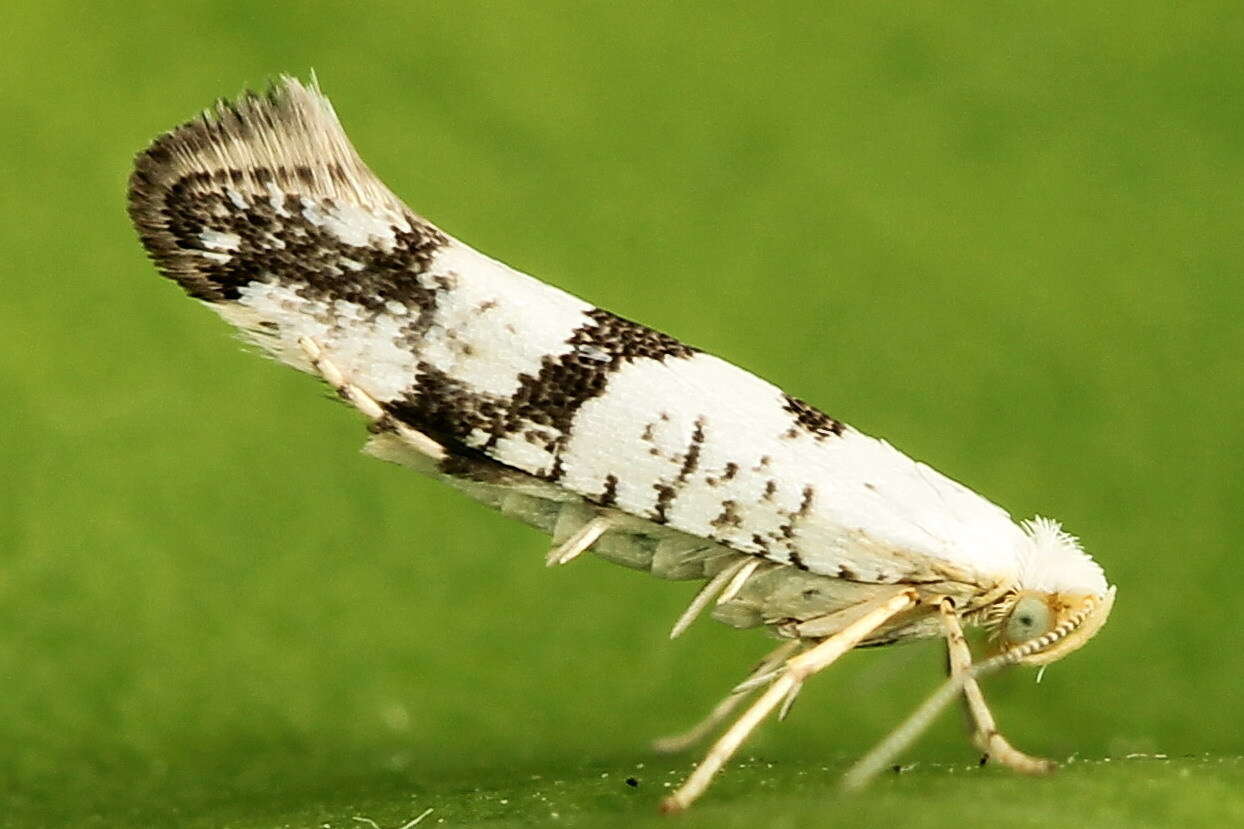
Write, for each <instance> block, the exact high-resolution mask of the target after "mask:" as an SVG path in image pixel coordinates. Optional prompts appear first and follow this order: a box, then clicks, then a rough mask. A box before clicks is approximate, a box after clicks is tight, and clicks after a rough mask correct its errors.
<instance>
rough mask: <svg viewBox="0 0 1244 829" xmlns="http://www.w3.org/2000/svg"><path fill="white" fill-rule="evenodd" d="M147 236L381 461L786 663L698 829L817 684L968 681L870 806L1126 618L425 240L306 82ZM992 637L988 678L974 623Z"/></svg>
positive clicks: (987, 735) (989, 739) (805, 430)
mask: <svg viewBox="0 0 1244 829" xmlns="http://www.w3.org/2000/svg"><path fill="white" fill-rule="evenodd" d="M129 206H130V216H131V218H132V219H133V221H134V224H135V226H136V227H137V229H138V232H139V235H140V236H141V238H142V241H143V244H144V245H145V246H146V248H147V250H148V252H149V253H150V255H151V257H152V258H153V259H154V260H155V262H156V264H157V265H158V266H159V268H160V270H161V271H162V272H163V273H164V274H165V275H166V276H168V277H169V278H171V279H173V280H175V281H176V282H178V283H179V284H180V285H181V286H182V287H183V288H184V289H185V290H186V291H187V293H189V294H190V295H191V296H193V297H195V298H197V299H200V300H203V301H204V303H205V304H206V305H207V306H208V307H209V308H212V309H213V310H214V311H216V312H217V313H219V314H220V315H221V316H222V317H224V318H225V319H226V320H228V321H229V322H231V323H233V324H234V325H236V326H237V327H238V328H240V329H241V330H242V332H243V333H244V334H245V335H246V336H247V338H248V339H250V340H251V341H252V342H254V343H255V344H257V345H258V346H259V347H261V348H262V349H263V350H264V351H266V352H268V353H269V354H271V355H273V356H274V357H276V358H277V359H279V360H281V361H282V362H285V363H287V364H289V365H291V366H293V367H294V368H297V369H299V370H301V371H305V372H310V373H313V374H317V375H319V376H320V377H322V378H323V379H324V380H325V381H326V382H327V383H328V384H329V385H330V386H332V387H333V388H334V389H336V390H337V392H338V393H339V394H340V395H341V397H342V398H344V399H345V400H347V401H349V402H350V403H351V404H353V405H354V406H355V407H356V408H358V409H359V411H361V412H362V413H363V414H364V415H365V416H366V417H367V418H368V419H369V421H370V423H371V430H372V432H373V437H372V438H371V440H370V441H369V443H368V445H367V451H368V452H370V453H371V454H373V455H375V456H376V457H379V458H383V459H385V460H390V461H394V462H397V463H401V464H405V465H408V466H412V467H414V468H416V469H419V470H421V471H423V472H426V473H427V474H430V475H434V476H436V477H438V478H440V479H441V480H443V481H445V482H447V483H449V484H451V485H452V486H454V487H456V488H458V489H459V490H461V491H463V492H465V493H466V494H467V495H469V496H471V497H472V498H475V499H477V500H479V501H482V502H484V503H485V504H488V505H489V506H492V507H495V508H496V509H499V510H500V511H501V512H503V513H504V514H506V515H509V516H511V517H513V518H516V519H519V520H521V521H524V522H526V523H528V524H531V525H533V526H535V527H538V528H540V529H541V530H544V531H546V532H548V533H550V534H551V535H552V537H553V544H552V550H551V551H550V553H549V555H548V563H549V564H565V563H566V562H569V561H571V560H572V559H574V558H576V557H577V556H579V555H581V554H582V553H583V552H585V551H587V550H591V551H592V552H594V553H596V554H597V555H598V556H600V557H602V558H605V559H608V560H610V561H614V562H617V563H619V564H623V565H626V566H628V567H635V568H640V569H644V570H648V571H650V572H651V573H652V574H653V575H656V576H660V577H662V578H667V579H702V580H705V585H704V588H703V589H702V590H701V591H700V593H699V594H698V595H697V597H696V598H695V600H694V601H693V602H692V603H691V606H690V607H689V608H688V609H687V611H686V613H684V614H683V616H682V617H681V618H680V619H678V621H677V622H676V623H675V625H674V630H673V635H677V634H678V633H680V632H682V631H683V630H684V629H685V628H686V627H687V625H689V624H690V623H691V621H692V620H693V619H694V618H695V617H696V616H697V615H698V614H699V613H700V612H701V611H703V610H705V609H708V608H709V607H710V606H711V607H712V615H713V616H714V617H715V618H717V619H719V620H721V621H722V622H725V623H726V624H729V625H732V626H735V627H740V628H745V627H756V626H765V627H768V628H769V629H770V630H771V631H773V632H774V633H776V634H777V635H778V637H780V638H781V639H782V640H783V641H782V644H781V645H780V646H778V648H777V649H776V650H774V651H773V652H772V653H771V654H770V655H769V656H767V657H766V658H765V659H764V660H763V661H761V663H760V665H759V666H758V667H757V668H756V669H755V670H754V671H753V672H752V674H751V676H750V677H748V678H747V679H746V680H745V681H744V682H743V683H741V684H740V685H738V686H736V687H735V688H734V690H733V691H731V692H730V694H729V696H728V697H727V698H726V699H725V700H724V701H723V702H722V703H721V704H720V705H718V706H717V708H716V709H715V710H714V711H713V712H712V713H711V714H710V715H709V717H708V718H707V719H706V720H705V721H704V722H703V723H701V724H700V725H699V726H697V727H696V728H694V729H692V730H691V731H690V732H688V733H687V734H685V735H682V736H681V737H677V738H671V739H669V740H665V741H662V743H661V747H663V748H667V749H676V748H681V747H684V746H686V745H688V744H690V743H691V742H693V741H694V740H696V739H698V738H700V737H701V736H703V735H705V734H706V733H708V731H709V730H710V729H712V728H713V726H715V725H716V724H718V723H719V722H721V721H722V720H724V719H725V718H726V717H727V716H728V715H729V714H730V713H731V711H732V710H733V708H734V707H735V706H736V705H737V704H738V703H740V702H742V701H744V700H745V699H747V698H748V697H749V696H750V695H751V694H752V693H753V692H755V693H756V694H757V698H756V699H755V701H754V702H753V703H752V704H751V706H750V707H749V708H748V709H747V710H746V711H745V713H744V714H743V715H742V716H741V717H740V718H739V719H738V720H737V721H736V722H735V723H734V724H733V725H732V726H730V727H729V728H728V729H727V730H726V731H725V733H724V734H723V735H722V736H721V737H720V738H719V739H718V741H717V742H716V743H715V744H714V745H713V747H712V748H711V749H710V750H709V752H708V755H707V757H706V758H705V760H704V762H702V763H701V764H700V765H699V766H698V767H697V768H696V770H695V772H694V773H693V774H692V775H691V776H690V777H689V778H688V780H687V781H686V782H685V783H684V784H683V785H682V787H681V788H679V789H678V790H677V791H676V792H675V793H674V794H673V795H671V796H670V797H668V798H667V799H666V801H665V804H664V805H665V808H666V809H667V810H678V809H682V808H685V807H686V806H688V805H689V804H690V803H691V802H692V801H694V800H695V799H696V798H697V797H698V796H699V795H700V794H701V793H702V792H703V791H704V790H705V788H706V787H707V786H708V783H709V781H710V779H711V778H712V777H713V775H714V774H715V773H716V772H717V771H718V770H719V769H720V768H721V766H722V765H723V764H724V763H725V762H726V760H727V759H728V758H729V757H730V756H731V755H732V754H733V753H734V751H735V750H736V749H737V748H738V747H739V745H740V744H741V743H742V741H743V740H744V739H745V738H746V737H747V735H748V734H749V733H750V732H751V731H752V729H754V728H755V727H756V726H757V725H758V724H759V723H760V722H761V720H762V719H763V718H764V717H765V716H766V715H768V714H769V713H770V712H771V711H773V710H774V709H775V708H778V709H780V711H781V714H783V715H784V713H785V711H786V710H787V709H788V708H789V706H790V704H791V702H792V701H793V700H794V698H795V696H796V695H797V694H798V693H799V690H800V688H802V686H803V682H804V680H806V679H807V678H808V677H809V676H811V675H812V674H814V673H816V672H817V671H820V670H822V669H823V668H825V667H827V666H828V665H830V664H831V663H832V662H833V661H834V660H835V659H837V658H838V657H839V656H841V655H842V654H843V653H845V652H846V651H847V650H850V649H851V648H854V647H856V646H859V645H882V644H889V643H893V642H901V641H906V640H912V639H918V638H924V637H935V636H940V637H944V638H945V640H946V643H947V647H948V648H949V653H950V665H951V678H950V679H949V680H948V681H947V682H946V683H945V684H944V685H943V686H942V687H941V688H940V689H939V690H938V691H937V693H935V694H934V695H933V696H932V697H931V698H930V700H929V701H928V702H927V703H926V704H925V705H924V706H922V707H921V708H920V709H919V710H918V711H917V712H916V714H915V715H913V717H912V718H911V720H909V721H908V722H907V723H905V724H904V725H903V726H901V727H900V728H899V729H898V730H896V731H895V732H894V733H893V734H892V735H891V736H890V737H889V738H887V740H886V741H884V742H883V743H882V744H881V745H880V746H878V748H877V749H876V750H874V751H873V752H872V753H871V754H870V755H868V756H867V757H865V758H864V760H862V761H861V762H860V764H858V765H857V766H856V767H855V768H854V769H853V770H852V771H851V772H850V773H849V774H848V778H847V781H848V783H849V784H851V785H859V784H861V783H863V782H864V781H865V780H867V779H868V778H869V777H870V776H871V775H872V774H874V773H875V772H876V771H877V769H879V768H881V767H882V766H883V765H884V764H885V763H887V762H889V760H890V758H892V757H893V756H894V754H895V753H897V752H898V751H901V750H902V749H903V747H904V746H905V745H907V744H908V743H909V742H910V741H911V740H912V739H914V738H915V736H916V735H917V734H918V733H919V731H920V730H921V729H922V728H924V727H925V725H927V723H928V722H929V721H930V720H931V719H932V717H933V716H934V715H935V714H936V713H937V712H938V711H939V710H940V709H941V708H942V707H943V706H944V705H945V704H947V702H949V701H950V700H952V699H953V698H955V697H957V696H958V695H960V694H962V695H963V696H964V697H965V699H966V701H967V704H968V708H969V711H970V713H971V716H972V719H973V721H974V723H975V744H976V746H977V748H978V749H979V750H980V751H982V752H984V753H985V754H986V755H987V756H988V757H989V758H991V759H993V760H996V761H998V762H1000V763H1002V764H1004V765H1007V766H1009V767H1011V768H1014V769H1016V770H1018V771H1022V772H1042V771H1046V770H1048V769H1049V768H1052V764H1051V763H1049V762H1048V761H1045V760H1040V759H1036V758H1033V757H1029V756H1027V755H1025V754H1023V753H1021V752H1019V751H1017V750H1016V749H1014V748H1012V747H1011V746H1010V745H1009V744H1008V743H1007V742H1006V740H1004V739H1003V738H1002V736H1001V735H1000V734H999V733H998V731H997V729H996V727H995V726H994V721H993V718H992V717H991V716H990V713H989V709H988V708H987V707H986V706H985V702H984V700H983V698H982V696H981V692H980V689H979V687H978V685H977V682H976V679H977V677H979V676H981V675H983V674H985V673H988V672H990V671H993V670H996V669H998V668H1000V667H1002V666H1004V665H1010V664H1015V663H1024V664H1030V665H1045V664H1047V663H1049V662H1052V661H1053V660H1055V659H1059V658H1061V657H1063V656H1065V655H1066V654H1068V653H1070V652H1071V651H1073V650H1075V649H1076V648H1078V647H1080V646H1081V645H1083V644H1084V643H1085V642H1086V641H1088V639H1089V638H1090V637H1092V636H1093V634H1094V633H1096V632H1097V630H1098V629H1099V628H1100V627H1101V626H1102V624H1103V623H1104V622H1105V621H1106V617H1107V616H1108V614H1109V613H1110V608H1111V605H1112V603H1113V601H1114V588H1113V587H1111V586H1108V585H1107V582H1106V579H1105V576H1104V574H1103V572H1102V570H1101V568H1100V567H1099V566H1098V565H1097V564H1096V563H1095V562H1094V561H1093V560H1092V558H1090V557H1089V556H1088V555H1087V554H1086V553H1085V552H1084V551H1083V550H1082V549H1081V548H1080V545H1079V544H1078V542H1077V541H1076V539H1074V538H1072V537H1071V536H1069V535H1067V534H1066V533H1064V532H1063V531H1062V530H1061V529H1060V528H1059V525H1058V524H1056V523H1054V522H1053V521H1049V520H1046V519H1042V518H1036V519H1033V520H1032V521H1026V522H1022V523H1020V524H1016V523H1015V522H1014V521H1012V520H1011V518H1010V516H1009V515H1007V513H1006V512H1004V511H1003V510H1002V509H1000V508H998V507H997V506H995V505H994V504H992V503H990V502H989V501H987V500H986V499H984V498H982V497H981V496H979V495H977V494H976V493H974V492H972V491H971V490H969V489H967V488H966V487H964V486H962V485H960V484H958V483H956V482H954V481H952V480H950V479H949V478H947V477H945V476H943V475H941V474H939V473H938V472H936V471H935V470H933V469H931V468H929V467H928V466H925V465H924V464H922V463H919V462H917V461H914V460H912V459H910V458H908V457H907V456H906V455H904V454H902V453H901V452H899V451H898V450H896V449H894V448H893V447H891V446H890V445H889V444H888V443H885V442H884V441H881V440H877V439H875V438H871V437H868V436H866V435H863V434H861V433H860V432H857V431H855V430H854V429H852V428H851V427H849V426H846V425H845V424H843V423H840V422H839V421H837V420H834V419H833V418H831V417H829V416H828V415H826V414H824V413H823V412H821V411H819V410H817V409H815V408H813V407H812V406H809V405H808V404H806V403H804V402H803V401H801V400H798V399H796V398H794V397H791V396H790V395H788V394H785V393H783V392H782V391H781V390H780V389H778V388H776V387H774V386H772V385H770V384H769V383H766V382H765V381H763V380H761V379H759V378H757V377H755V376H753V375H752V374H749V373H748V372H746V371H743V370H742V369H740V368H737V367H735V366H733V365H731V364H729V363H727V362H724V361H722V360H719V359H718V358H716V357H713V356H712V355H709V354H705V353H703V352H701V351H698V350H697V349H695V348H692V347H690V346H687V345H684V344H683V343H681V342H679V341H678V340H676V339H674V338H673V337H670V336H668V335H666V334H662V333H660V332H658V331H654V330H652V329H650V328H647V327H645V326H642V325H639V324H637V323H634V322H630V321H628V320H625V319H622V318H621V317H618V316H615V315H614V314H611V313H609V312H608V311H604V310H601V309H599V308H595V307H593V306H591V305H589V304H587V303H586V302H583V301H582V300H580V299H577V298H575V297H573V296H570V295H569V294H566V293H564V292H562V291H560V290H558V289H557V288H554V287H551V286H549V285H546V284H544V283H543V282H539V281H537V280H535V279H532V278H531V277H529V276H526V275H524V274H521V273H518V272H517V271H514V270H511V269H510V268H508V267H506V266H505V265H502V264H501V263H499V262H496V261H494V260H492V259H489V258H488V257H486V256H483V255H482V254H480V253H477V252H476V251H474V250H472V249H471V248H469V247H467V246H466V245H464V244H462V243H461V242H459V241H457V240H456V239H453V238H452V237H450V236H447V235H446V234H445V233H443V232H441V231H440V230H438V229H437V228H435V227H433V226H432V225H431V224H429V223H428V222H426V221H425V220H423V219H422V218H420V217H419V216H417V215H416V214H415V213H413V212H412V211H411V210H410V209H409V208H407V207H406V206H405V205H404V204H403V203H402V202H401V201H400V200H399V199H398V198H397V197H396V196H394V195H393V194H392V193H391V192H390V191H389V190H388V189H387V188H386V187H385V186H384V185H383V184H382V183H381V182H380V181H379V180H378V179H377V178H376V177H375V176H374V175H373V174H372V173H371V172H370V171H369V170H368V169H367V167H366V166H365V165H364V164H363V162H362V160H360V158H359V157H358V155H357V154H356V152H355V150H354V148H353V147H352V146H351V144H350V142H349V140H348V139H347V138H346V135H345V133H344V132H343V131H342V129H341V125H340V124H339V122H338V120H337V117H336V115H335V114H334V112H333V109H332V106H331V105H330V104H329V102H328V100H327V99H326V98H325V97H323V95H321V94H320V92H319V90H318V88H317V87H316V86H315V85H314V84H312V85H309V86H304V85H302V84H300V83H299V82H298V81H296V80H293V79H289V78H282V79H281V80H279V81H278V82H277V83H276V84H274V85H273V87H272V88H271V89H270V90H269V91H268V92H267V94H266V95H257V94H254V93H247V94H245V95H243V96H242V97H241V98H240V99H238V100H237V101H235V102H221V103H219V104H218V105H217V106H216V107H215V108H214V109H213V110H210V111H208V112H206V113H204V114H203V115H202V116H201V117H200V118H198V119H196V120H194V121H191V122H189V123H187V124H185V125H183V126H181V127H178V128H177V129H175V130H173V131H172V132H170V133H167V134H166V135H164V136H162V137H161V138H159V139H158V140H157V141H156V142H155V143H154V144H153V145H152V146H151V147H150V148H149V149H147V150H146V151H144V152H143V153H141V154H140V155H139V156H138V159H137V162H136V169H135V171H134V174H133V177H132V179H131V182H130V202H129ZM963 622H967V623H969V624H980V625H984V626H985V627H987V628H989V629H990V630H991V631H992V634H993V639H994V641H995V642H996V645H997V655H995V656H993V657H992V658H989V659H986V660H984V661H981V662H976V663H973V661H972V656H971V653H970V651H969V650H968V646H967V643H966V641H965V639H964V637H963V633H962V630H961V625H962V623H963Z"/></svg>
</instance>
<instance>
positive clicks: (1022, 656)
mask: <svg viewBox="0 0 1244 829" xmlns="http://www.w3.org/2000/svg"><path fill="white" fill-rule="evenodd" d="M1114 592H1115V591H1114V587H1110V588H1108V589H1107V590H1106V591H1105V592H1104V593H1103V594H1100V595H1098V594H1094V593H1042V592H1039V591H1035V590H1021V591H1020V592H1018V593H1015V594H1013V595H1012V596H1011V597H1009V599H1007V600H1004V601H1003V603H1002V604H1001V605H999V607H998V612H997V614H996V622H995V623H994V625H995V626H994V638H995V640H996V642H997V645H998V650H999V651H1000V652H1001V653H1004V654H1013V661H1015V662H1017V663H1020V664H1023V665H1048V664H1049V663H1051V662H1054V661H1057V660H1059V659H1062V658H1063V657H1064V656H1066V655H1067V654H1069V653H1071V652H1072V651H1074V650H1077V649H1079V648H1080V647H1081V646H1083V645H1084V643H1085V642H1087V641H1088V640H1090V639H1092V638H1093V636H1094V634H1096V633H1097V631H1099V630H1100V629H1101V626H1102V625H1104V624H1105V623H1106V619H1107V618H1108V617H1109V616H1110V609H1111V608H1112V607H1114Z"/></svg>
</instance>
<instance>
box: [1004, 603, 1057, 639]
mask: <svg viewBox="0 0 1244 829" xmlns="http://www.w3.org/2000/svg"><path fill="white" fill-rule="evenodd" d="M1050 624H1051V620H1050V607H1049V605H1047V604H1046V603H1045V601H1044V600H1043V599H1041V598H1039V597H1037V596H1024V597H1022V598H1021V599H1020V600H1019V601H1017V602H1016V603H1015V607H1014V608H1013V609H1012V610H1011V615H1010V616H1008V617H1007V620H1006V638H1007V639H1008V640H1009V641H1011V642H1013V643H1015V644H1019V643H1021V642H1027V641H1028V640H1029V639H1035V638H1036V637H1038V636H1040V635H1042V634H1043V633H1046V632H1048V631H1049V629H1050Z"/></svg>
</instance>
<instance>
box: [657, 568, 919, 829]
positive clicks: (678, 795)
mask: <svg viewBox="0 0 1244 829" xmlns="http://www.w3.org/2000/svg"><path fill="white" fill-rule="evenodd" d="M916 603H917V598H916V592H915V591H914V590H912V589H910V588H904V589H903V590H902V591H900V592H898V593H895V594H894V595H892V596H891V597H890V598H889V599H887V600H885V601H884V602H881V603H879V604H877V605H876V606H875V607H873V609H872V610H870V611H868V612H867V613H865V614H864V615H863V616H861V617H860V618H859V619H856V620H855V621H854V622H852V623H851V624H849V625H847V626H846V627H845V628H843V629H842V630H841V631H839V632H838V633H835V634H834V635H833V636H830V637H828V638H826V639H824V640H823V641H821V642H820V643H818V644H817V645H815V646H813V647H812V648H809V649H808V650H806V651H804V652H803V653H801V654H799V655H797V656H793V657H791V658H790V659H788V660H787V661H786V666H785V669H784V670H783V671H782V674H781V676H779V677H778V678H777V679H775V680H774V681H773V683H772V684H771V685H769V687H768V689H767V690H766V691H765V692H764V694H762V695H761V696H760V698H759V699H757V700H756V701H755V702H753V703H752V704H751V707H749V708H748V709H747V710H746V711H744V712H743V715H742V716H741V717H739V718H738V719H737V720H735V722H734V725H732V726H730V728H729V729H727V731H726V733H725V734H723V735H721V737H720V738H719V739H718V740H717V742H716V743H714V744H713V747H712V748H710V749H709V750H708V754H706V755H705V757H704V761H703V762H702V763H700V765H699V766H697V767H696V770H695V771H694V772H692V773H691V776H690V777H688V778H687V779H686V781H685V782H684V783H683V784H682V786H680V787H679V788H678V790H677V791H675V792H674V793H673V794H671V795H670V796H669V797H667V798H665V800H664V801H662V803H661V809H662V811H665V812H680V811H682V810H683V809H686V808H687V807H688V806H690V805H691V804H692V803H694V802H695V800H696V799H697V798H698V797H699V796H700V795H702V794H703V793H704V790H705V789H707V788H708V784H709V783H710V782H711V781H712V779H713V775H715V774H716V773H717V772H718V771H720V770H721V767H722V766H723V765H725V763H726V761H727V760H729V759H730V757H731V756H732V755H733V754H734V752H735V751H737V750H738V748H739V746H740V745H742V744H743V741H744V740H745V739H747V736H748V735H749V734H751V733H752V731H753V730H755V728H756V726H758V725H760V722H761V721H762V720H763V719H764V718H765V717H766V716H767V715H768V714H769V713H770V712H771V711H772V710H773V709H774V708H776V707H777V706H778V705H780V704H781V703H782V701H783V700H785V699H786V698H787V697H788V696H789V695H790V694H791V693H792V691H794V690H795V689H797V688H798V686H800V685H802V684H803V681H804V680H805V679H807V678H808V677H810V676H812V675H813V674H815V673H817V672H818V671H822V670H824V669H825V668H828V667H829V666H830V665H832V664H833V663H834V661H835V660H837V659H838V657H840V656H842V655H843V654H844V653H846V652H847V651H849V650H851V649H852V648H854V647H855V646H856V645H858V644H859V643H860V642H862V641H864V639H866V638H868V634H870V633H872V632H873V631H874V630H876V629H877V628H879V627H880V626H881V625H883V624H885V623H886V621H887V620H888V619H890V618H891V617H893V616H895V615H896V614H899V613H902V612H903V611H904V610H908V609H909V608H911V607H914V606H915V605H916Z"/></svg>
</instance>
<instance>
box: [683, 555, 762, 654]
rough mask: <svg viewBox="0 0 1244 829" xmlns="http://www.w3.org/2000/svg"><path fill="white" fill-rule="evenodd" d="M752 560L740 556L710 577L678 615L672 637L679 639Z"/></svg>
mask: <svg viewBox="0 0 1244 829" xmlns="http://www.w3.org/2000/svg"><path fill="white" fill-rule="evenodd" d="M751 561H752V560H749V559H748V558H746V557H744V556H740V557H739V558H738V559H737V560H736V561H734V562H732V563H730V564H728V565H726V567H725V568H724V569H723V570H721V571H720V572H719V573H718V574H717V575H715V576H713V577H712V578H711V579H709V580H708V582H707V583H706V584H705V585H704V586H703V587H701V588H700V592H699V593H696V594H695V598H694V599H692V600H691V604H689V605H687V609H686V610H684V611H683V612H682V615H681V616H679V617H678V621H676V622H674V627H673V628H671V629H670V638H671V639H677V638H678V637H679V636H681V635H682V633H683V631H685V630H686V629H687V628H689V627H691V623H692V622H694V621H695V619H696V617H697V616H699V615H700V614H701V613H702V612H703V611H704V608H706V607H708V605H709V603H710V602H712V601H713V598H714V597H715V596H716V595H717V593H718V592H719V591H720V590H722V589H723V588H724V587H725V585H726V583H727V582H729V581H730V580H731V579H732V578H734V576H735V575H737V574H738V572H739V571H740V570H742V569H743V568H744V567H746V566H747V565H748V564H749V563H751Z"/></svg>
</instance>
